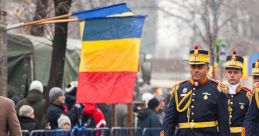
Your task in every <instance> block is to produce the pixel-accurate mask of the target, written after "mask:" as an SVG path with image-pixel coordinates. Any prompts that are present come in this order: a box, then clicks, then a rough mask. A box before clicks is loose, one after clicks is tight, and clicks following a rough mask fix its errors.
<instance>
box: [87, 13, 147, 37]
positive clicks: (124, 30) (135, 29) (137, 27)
mask: <svg viewBox="0 0 259 136" xmlns="http://www.w3.org/2000/svg"><path fill="white" fill-rule="evenodd" d="M144 19H145V17H144V16H128V17H108V18H95V19H90V20H86V23H85V29H84V34H83V41H95V40H109V39H123V38H140V37H141V33H142V27H143V23H144Z"/></svg>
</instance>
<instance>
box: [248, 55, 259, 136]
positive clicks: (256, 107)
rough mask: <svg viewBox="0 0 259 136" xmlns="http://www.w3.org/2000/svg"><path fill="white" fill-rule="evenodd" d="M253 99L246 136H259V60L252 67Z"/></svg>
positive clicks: (249, 110)
mask: <svg viewBox="0 0 259 136" xmlns="http://www.w3.org/2000/svg"><path fill="white" fill-rule="evenodd" d="M252 76H253V82H254V86H253V93H254V94H253V97H252V101H251V103H250V106H249V109H248V112H247V115H246V120H245V123H246V124H245V133H246V136H259V59H258V60H257V61H256V62H255V63H253V65H252Z"/></svg>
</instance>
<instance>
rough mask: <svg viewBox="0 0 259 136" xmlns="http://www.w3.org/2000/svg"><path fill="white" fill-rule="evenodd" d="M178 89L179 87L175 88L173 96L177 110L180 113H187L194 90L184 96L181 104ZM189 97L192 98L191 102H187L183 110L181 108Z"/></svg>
mask: <svg viewBox="0 0 259 136" xmlns="http://www.w3.org/2000/svg"><path fill="white" fill-rule="evenodd" d="M178 88H179V86H178V85H177V86H174V87H173V96H174V98H175V103H176V109H177V111H178V112H184V111H186V110H187V108H189V107H190V105H191V95H192V90H191V91H190V92H188V93H187V94H186V96H184V97H183V98H182V100H181V101H180V102H179V100H178ZM188 97H190V98H189V100H188V102H187V103H186V105H185V106H184V107H183V108H182V109H181V108H180V107H181V106H182V104H183V102H184V101H185V100H186V99H187V98H188Z"/></svg>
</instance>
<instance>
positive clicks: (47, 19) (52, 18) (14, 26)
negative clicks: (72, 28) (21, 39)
mask: <svg viewBox="0 0 259 136" xmlns="http://www.w3.org/2000/svg"><path fill="white" fill-rule="evenodd" d="M71 15H72V14H71V13H69V14H65V15H60V16H55V17H50V18H45V19H41V20H36V21H31V22H27V23H26V22H23V23H18V24H13V25H8V26H7V27H6V30H10V29H14V28H17V27H22V26H28V25H34V24H39V23H42V22H45V21H50V20H55V19H61V18H66V17H69V16H71Z"/></svg>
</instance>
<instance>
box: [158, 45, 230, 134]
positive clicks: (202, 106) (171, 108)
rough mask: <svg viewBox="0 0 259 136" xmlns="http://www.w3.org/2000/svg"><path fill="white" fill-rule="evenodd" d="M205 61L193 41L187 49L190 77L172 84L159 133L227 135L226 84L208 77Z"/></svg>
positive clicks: (204, 54) (205, 56)
mask: <svg viewBox="0 0 259 136" xmlns="http://www.w3.org/2000/svg"><path fill="white" fill-rule="evenodd" d="M209 61H210V56H209V52H208V51H206V50H201V49H199V47H198V46H197V45H196V46H195V48H194V49H193V50H191V51H190V56H189V65H190V69H191V78H190V79H189V80H186V81H183V82H181V83H178V84H175V85H174V86H173V90H172V97H171V100H170V103H169V105H168V109H167V111H166V115H165V118H164V124H163V128H162V131H161V133H160V136H173V135H174V134H175V135H176V136H230V129H229V116H228V99H227V95H226V93H224V92H227V86H226V85H223V84H221V83H219V82H217V81H214V80H211V79H208V77H207V73H208V71H209ZM176 128H177V132H176Z"/></svg>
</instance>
